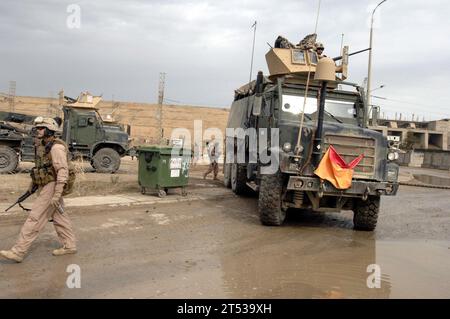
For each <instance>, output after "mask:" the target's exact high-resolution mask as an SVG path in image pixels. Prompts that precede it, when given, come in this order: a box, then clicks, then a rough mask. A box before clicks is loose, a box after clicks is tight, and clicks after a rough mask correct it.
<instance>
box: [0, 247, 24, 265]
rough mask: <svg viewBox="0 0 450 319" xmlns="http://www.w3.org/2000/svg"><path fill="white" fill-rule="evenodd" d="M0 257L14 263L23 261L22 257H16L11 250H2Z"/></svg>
mask: <svg viewBox="0 0 450 319" xmlns="http://www.w3.org/2000/svg"><path fill="white" fill-rule="evenodd" d="M0 256H3V257H4V258H6V259H9V260H13V261H15V262H16V263H21V262H22V260H23V257H22V256H19V255H17V254H16V253H15V252H13V251H12V250H2V251H0Z"/></svg>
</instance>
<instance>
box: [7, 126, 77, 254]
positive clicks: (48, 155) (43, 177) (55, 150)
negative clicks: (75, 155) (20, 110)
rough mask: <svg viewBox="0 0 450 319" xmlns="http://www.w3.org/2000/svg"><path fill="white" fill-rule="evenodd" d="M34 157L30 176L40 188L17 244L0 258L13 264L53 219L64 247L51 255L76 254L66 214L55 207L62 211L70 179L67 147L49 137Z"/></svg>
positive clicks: (37, 149)
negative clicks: (9, 260)
mask: <svg viewBox="0 0 450 319" xmlns="http://www.w3.org/2000/svg"><path fill="white" fill-rule="evenodd" d="M37 127H39V126H37ZM51 127H53V126H51ZM35 155H36V161H35V164H36V166H35V167H34V168H33V169H32V172H31V175H32V178H33V183H34V184H37V185H38V186H39V190H38V197H37V198H36V200H35V201H34V202H33V205H32V207H31V212H30V214H29V215H28V218H27V220H26V221H25V224H24V225H23V226H22V229H21V231H20V235H19V238H18V240H17V242H16V244H15V245H14V246H13V247H12V248H11V250H9V251H1V252H0V255H2V256H3V257H5V258H8V259H11V260H14V261H16V262H21V261H22V259H23V257H24V256H25V254H26V253H27V252H28V250H29V248H30V246H31V244H32V243H33V241H34V240H35V239H36V238H37V237H38V235H39V233H40V231H41V230H42V229H43V228H44V227H45V225H46V224H47V221H48V219H50V218H52V219H53V225H54V227H55V230H56V233H57V235H58V238H59V240H60V241H61V242H62V244H63V247H62V248H60V249H56V250H54V251H53V255H64V254H68V253H75V252H76V239H75V235H74V232H73V229H72V223H71V221H70V218H69V216H68V214H67V212H64V213H61V212H57V205H59V207H61V208H62V209H63V208H64V201H63V198H62V195H63V193H64V186H65V185H66V183H67V181H68V177H69V168H68V160H67V147H66V145H65V144H64V142H63V141H61V140H58V139H55V138H49V141H48V142H47V144H46V145H45V146H44V145H43V144H42V143H40V144H38V145H37V147H36V152H35Z"/></svg>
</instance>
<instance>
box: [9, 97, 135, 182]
mask: <svg viewBox="0 0 450 319" xmlns="http://www.w3.org/2000/svg"><path fill="white" fill-rule="evenodd" d="M100 100H101V97H97V96H91V95H90V94H88V93H82V94H81V95H80V96H79V97H78V99H73V98H70V97H67V96H64V99H63V103H62V112H63V124H62V131H61V132H60V138H61V139H62V140H64V141H65V142H66V143H67V145H68V147H69V151H70V157H71V158H79V157H81V158H83V159H85V160H88V161H89V162H90V163H91V165H92V167H93V168H95V170H96V171H97V172H100V173H114V172H116V171H117V170H118V169H119V167H120V161H121V157H123V156H125V155H128V154H130V152H132V148H131V147H130V138H129V135H128V134H127V133H126V132H124V131H123V129H122V128H121V127H120V126H119V125H115V124H110V123H104V122H103V121H102V118H101V116H100V114H99V113H98V109H97V108H96V105H97V104H98V103H99V102H100ZM32 120H33V118H32V117H31V118H30V117H29V116H25V115H23V114H15V115H11V114H10V115H9V116H3V121H0V173H11V172H13V171H14V170H15V169H16V168H17V165H18V163H19V160H20V161H29V162H32V161H34V145H33V137H32Z"/></svg>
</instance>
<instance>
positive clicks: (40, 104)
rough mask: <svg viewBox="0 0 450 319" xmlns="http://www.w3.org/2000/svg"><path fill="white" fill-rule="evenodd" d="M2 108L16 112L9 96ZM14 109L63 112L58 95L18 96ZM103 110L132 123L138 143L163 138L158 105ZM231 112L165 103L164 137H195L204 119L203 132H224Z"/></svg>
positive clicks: (115, 105)
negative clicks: (180, 133) (180, 131)
mask: <svg viewBox="0 0 450 319" xmlns="http://www.w3.org/2000/svg"><path fill="white" fill-rule="evenodd" d="M0 111H7V112H10V111H12V110H11V109H10V106H9V103H8V100H7V98H5V97H0ZM13 111H14V112H17V113H23V114H29V115H35V116H38V115H42V116H51V117H54V116H61V115H62V112H61V110H60V108H59V107H58V99H56V98H41V97H28V96H16V98H15V103H14V110H13ZM99 112H100V114H101V115H102V117H103V118H105V116H106V115H107V114H113V115H114V118H115V119H116V120H117V121H118V122H119V123H121V124H126V125H129V126H130V133H131V136H132V137H133V138H134V139H135V142H136V143H143V142H145V141H147V142H152V141H156V140H157V139H158V137H159V134H158V132H159V121H158V120H157V116H158V115H159V111H158V105H157V104H151V103H133V102H117V101H115V102H112V101H102V102H100V104H99ZM228 112H229V110H228V109H224V108H214V107H198V106H189V105H181V106H180V105H163V107H162V127H163V129H164V137H165V138H170V136H171V133H172V131H173V130H174V129H175V128H186V129H187V130H189V132H190V134H191V138H192V139H193V138H194V121H195V120H198V121H201V126H202V131H203V132H204V131H205V130H206V129H207V128H218V129H220V130H222V131H223V132H224V131H225V127H226V124H227V119H228Z"/></svg>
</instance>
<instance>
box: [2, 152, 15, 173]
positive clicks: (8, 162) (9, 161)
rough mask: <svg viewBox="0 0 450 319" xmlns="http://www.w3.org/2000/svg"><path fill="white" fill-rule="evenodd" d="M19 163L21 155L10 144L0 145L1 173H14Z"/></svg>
mask: <svg viewBox="0 0 450 319" xmlns="http://www.w3.org/2000/svg"><path fill="white" fill-rule="evenodd" d="M17 165H19V156H17V153H16V151H15V150H13V149H12V148H11V147H8V146H0V174H5V173H12V172H14V170H15V169H16V168H17Z"/></svg>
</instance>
